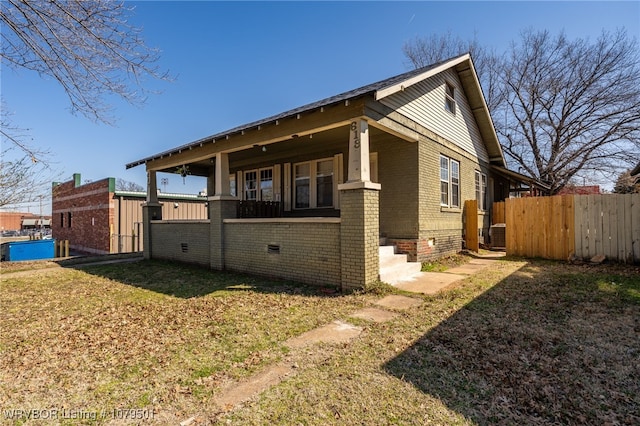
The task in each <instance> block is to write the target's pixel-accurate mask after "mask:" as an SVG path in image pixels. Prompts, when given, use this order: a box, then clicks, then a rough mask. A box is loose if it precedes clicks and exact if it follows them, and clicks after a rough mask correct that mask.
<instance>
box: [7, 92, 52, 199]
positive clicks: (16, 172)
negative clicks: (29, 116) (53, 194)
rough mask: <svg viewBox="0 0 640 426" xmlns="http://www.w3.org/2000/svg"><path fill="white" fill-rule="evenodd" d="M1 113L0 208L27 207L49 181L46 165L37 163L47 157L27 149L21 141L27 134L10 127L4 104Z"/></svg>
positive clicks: (17, 128)
mask: <svg viewBox="0 0 640 426" xmlns="http://www.w3.org/2000/svg"><path fill="white" fill-rule="evenodd" d="M2 110H3V114H2V117H1V119H0V141H1V142H0V143H1V145H2V152H1V153H0V207H4V206H8V205H15V204H24V203H30V202H33V201H35V200H38V199H39V198H40V197H41V196H42V195H43V194H44V193H45V192H46V191H47V189H48V187H49V185H50V183H51V181H52V172H51V169H50V165H49V162H46V161H39V159H40V158H48V157H49V155H50V153H49V152H48V151H44V150H41V149H36V148H33V147H31V146H30V145H29V142H27V141H25V139H27V138H28V131H27V130H26V129H21V128H19V127H18V126H16V125H14V124H13V122H12V121H11V119H10V114H8V113H6V107H5V105H4V103H2Z"/></svg>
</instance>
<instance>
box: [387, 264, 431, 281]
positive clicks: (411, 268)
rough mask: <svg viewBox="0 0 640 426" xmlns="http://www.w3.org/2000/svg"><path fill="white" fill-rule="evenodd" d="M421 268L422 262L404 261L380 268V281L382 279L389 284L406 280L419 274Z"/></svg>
mask: <svg viewBox="0 0 640 426" xmlns="http://www.w3.org/2000/svg"><path fill="white" fill-rule="evenodd" d="M421 269H422V264H420V263H419V262H406V263H405V264H404V265H402V264H398V265H395V266H391V267H387V268H382V269H380V281H384V282H386V283H389V284H395V283H398V282H402V281H406V280H409V279H411V278H412V277H413V276H415V275H417V274H419V273H420V270H421Z"/></svg>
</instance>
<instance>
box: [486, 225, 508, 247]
mask: <svg viewBox="0 0 640 426" xmlns="http://www.w3.org/2000/svg"><path fill="white" fill-rule="evenodd" d="M489 237H491V247H495V248H506V247H507V224H506V223H496V224H495V225H491V228H489Z"/></svg>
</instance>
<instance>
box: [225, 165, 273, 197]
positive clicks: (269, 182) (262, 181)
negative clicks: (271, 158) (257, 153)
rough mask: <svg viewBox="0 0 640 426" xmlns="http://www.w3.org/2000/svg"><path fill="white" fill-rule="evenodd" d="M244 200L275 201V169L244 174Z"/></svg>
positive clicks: (250, 171) (269, 168) (270, 168)
mask: <svg viewBox="0 0 640 426" xmlns="http://www.w3.org/2000/svg"><path fill="white" fill-rule="evenodd" d="M234 183H235V182H234ZM244 200H246V201H273V167H268V168H264V169H258V170H248V171H246V172H244Z"/></svg>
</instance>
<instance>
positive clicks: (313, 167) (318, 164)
mask: <svg viewBox="0 0 640 426" xmlns="http://www.w3.org/2000/svg"><path fill="white" fill-rule="evenodd" d="M333 174H334V161H333V158H325V159H322V160H313V161H306V162H304V163H296V164H294V165H293V176H294V180H293V196H294V201H293V205H294V208H295V209H314V208H324V207H333V205H334V200H333V192H334V191H333V188H334V176H333Z"/></svg>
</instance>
